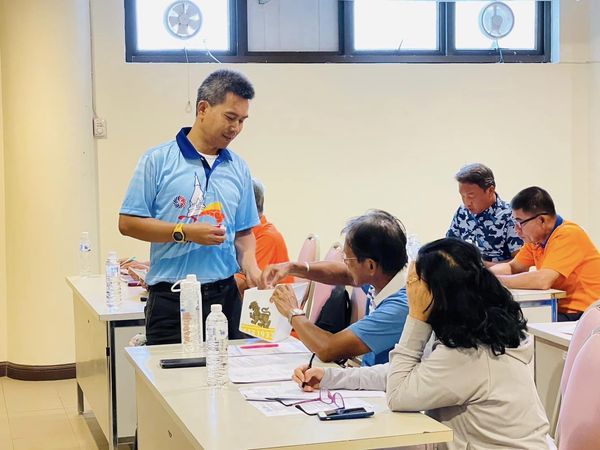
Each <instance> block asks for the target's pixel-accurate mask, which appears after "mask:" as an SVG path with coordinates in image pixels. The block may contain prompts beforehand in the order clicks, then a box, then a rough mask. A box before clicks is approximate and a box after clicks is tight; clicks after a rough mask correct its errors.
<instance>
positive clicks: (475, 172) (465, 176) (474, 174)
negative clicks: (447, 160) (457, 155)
mask: <svg viewBox="0 0 600 450" xmlns="http://www.w3.org/2000/svg"><path fill="white" fill-rule="evenodd" d="M455 178H456V181H458V182H459V183H469V184H476V185H477V186H479V187H480V188H481V189H483V190H484V191H485V190H486V189H488V188H489V187H491V186H494V187H495V186H496V180H494V173H493V172H492V169H490V168H489V167H487V166H484V165H483V164H480V163H475V164H469V165H466V166H463V167H461V169H460V170H459V171H458V173H457V174H456V175H455Z"/></svg>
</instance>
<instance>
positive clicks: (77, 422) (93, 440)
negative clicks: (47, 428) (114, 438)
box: [67, 411, 108, 450]
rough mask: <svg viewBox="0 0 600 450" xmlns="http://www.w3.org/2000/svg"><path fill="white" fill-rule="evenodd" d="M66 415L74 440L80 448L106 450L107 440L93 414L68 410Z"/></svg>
mask: <svg viewBox="0 0 600 450" xmlns="http://www.w3.org/2000/svg"><path fill="white" fill-rule="evenodd" d="M67 416H68V418H69V423H70V424H71V428H72V430H73V433H74V436H75V440H76V441H77V443H78V444H79V445H80V446H81V447H82V448H86V449H88V448H90V449H95V450H96V449H100V450H107V449H108V442H107V440H106V438H105V437H104V433H103V432H102V429H101V428H100V425H98V422H97V421H96V419H95V417H94V415H93V414H91V413H88V414H83V415H79V414H77V411H68V412H67Z"/></svg>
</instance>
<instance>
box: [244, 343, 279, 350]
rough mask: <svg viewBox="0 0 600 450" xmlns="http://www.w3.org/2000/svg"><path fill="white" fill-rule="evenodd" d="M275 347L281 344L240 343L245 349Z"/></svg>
mask: <svg viewBox="0 0 600 450" xmlns="http://www.w3.org/2000/svg"><path fill="white" fill-rule="evenodd" d="M274 347H279V344H250V345H240V348H243V349H244V350H247V349H251V348H274Z"/></svg>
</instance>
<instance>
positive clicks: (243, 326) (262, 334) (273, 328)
mask: <svg viewBox="0 0 600 450" xmlns="http://www.w3.org/2000/svg"><path fill="white" fill-rule="evenodd" d="M293 287H294V292H295V294H296V298H297V299H298V303H300V301H302V298H303V297H304V294H305V292H306V288H307V287H308V283H294V284H293ZM274 291H275V289H264V290H259V289H257V288H251V289H246V291H245V292H244V302H243V303H242V314H241V317H240V327H239V329H240V331H241V332H242V333H246V334H249V335H250V336H254V337H257V338H260V339H263V340H265V341H270V342H274V341H281V340H283V339H285V338H287V337H288V336H289V335H290V332H291V331H292V326H291V325H290V323H289V322H288V319H287V317H284V316H282V315H281V314H280V313H279V311H278V310H277V307H276V306H275V304H274V303H271V301H270V300H271V296H272V295H273V292H274Z"/></svg>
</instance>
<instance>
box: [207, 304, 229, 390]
mask: <svg viewBox="0 0 600 450" xmlns="http://www.w3.org/2000/svg"><path fill="white" fill-rule="evenodd" d="M227 345H228V341H227V317H225V314H223V308H222V306H221V305H210V314H209V315H208V317H207V318H206V369H207V372H208V385H209V386H224V385H225V384H227V381H228V380H229V377H228V373H227V358H228V357H227Z"/></svg>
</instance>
